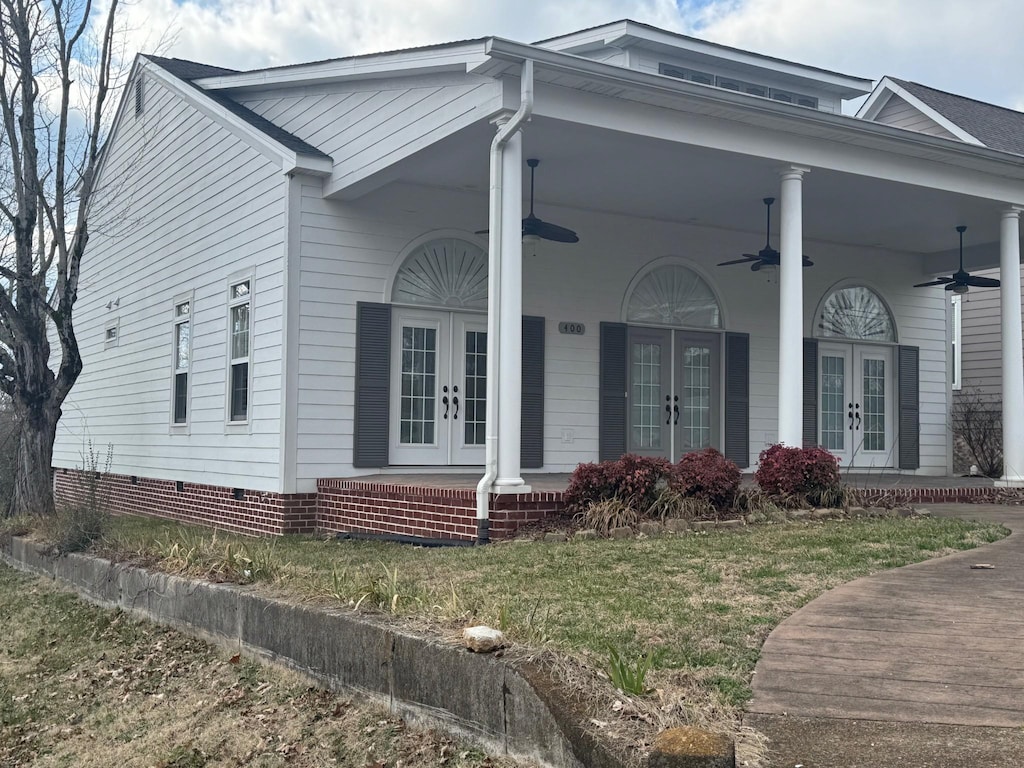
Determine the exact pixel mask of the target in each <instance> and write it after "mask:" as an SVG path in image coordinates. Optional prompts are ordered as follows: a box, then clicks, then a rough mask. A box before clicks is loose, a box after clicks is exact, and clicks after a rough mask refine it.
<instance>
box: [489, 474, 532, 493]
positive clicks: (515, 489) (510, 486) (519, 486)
mask: <svg viewBox="0 0 1024 768" xmlns="http://www.w3.org/2000/svg"><path fill="white" fill-rule="evenodd" d="M531 491H532V489H531V488H530V486H528V485H527V484H526V483H525V482H523V479H522V478H521V477H520V478H511V479H509V478H506V477H499V478H498V479H497V480H495V481H494V485H493V486H492V487H491V493H530V492H531Z"/></svg>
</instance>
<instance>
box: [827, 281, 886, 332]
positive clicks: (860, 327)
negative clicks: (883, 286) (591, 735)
mask: <svg viewBox="0 0 1024 768" xmlns="http://www.w3.org/2000/svg"><path fill="white" fill-rule="evenodd" d="M818 332H819V334H818V335H820V336H823V337H827V338H838V339H856V340H860V341H896V325H895V324H894V323H893V320H892V315H891V314H889V308H888V307H886V306H885V302H883V301H882V299H881V298H880V297H879V295H878V294H877V293H875V292H874V291H873V290H871V289H870V288H867V287H865V286H863V285H855V286H850V287H848V288H840V289H838V290H836V291H833V292H832V293H831V294H830V295H829V297H828V298H827V299H826V300H825V304H824V306H823V307H822V310H821V320H820V322H819V324H818Z"/></svg>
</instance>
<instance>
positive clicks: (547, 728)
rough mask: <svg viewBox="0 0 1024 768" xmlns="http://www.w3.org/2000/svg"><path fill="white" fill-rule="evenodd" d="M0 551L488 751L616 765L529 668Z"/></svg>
mask: <svg viewBox="0 0 1024 768" xmlns="http://www.w3.org/2000/svg"><path fill="white" fill-rule="evenodd" d="M0 555H2V556H3V558H4V559H5V560H6V561H7V562H8V563H10V564H11V565H13V566H14V567H16V568H19V569H21V570H25V571H30V572H34V573H38V574H42V575H46V576H50V577H52V578H54V579H56V580H58V581H61V582H63V583H65V584H67V585H69V586H71V587H73V588H74V589H76V590H77V591H78V592H79V593H80V594H82V596H83V597H85V598H87V599H88V600H90V601H91V602H94V603H97V604H99V605H102V606H104V607H109V608H120V609H122V610H125V611H128V612H130V613H134V614H136V615H139V616H143V617H146V618H148V619H151V620H153V621H156V622H158V623H161V624H167V625H170V626H173V627H176V628H178V629H181V630H184V631H186V632H189V633H190V634H195V635H200V636H202V637H204V638H206V639H210V640H213V641H215V642H218V643H220V644H224V645H229V646H231V647H232V648H237V649H239V650H242V651H246V652H248V653H252V654H257V655H259V656H261V657H263V658H265V659H269V660H272V661H275V662H279V663H282V664H285V665H286V666H288V667H291V668H292V669H295V670H298V671H300V672H303V673H305V674H307V675H309V676H311V677H312V678H314V679H315V680H317V681H318V682H319V683H321V684H322V685H324V686H325V687H328V688H332V689H355V690H358V691H361V692H363V693H365V694H368V695H369V696H370V697H372V698H373V699H375V700H377V701H378V702H380V703H382V704H384V705H385V706H387V707H389V708H390V709H391V710H392V711H394V712H396V713H397V714H399V715H401V716H403V717H405V718H407V719H410V720H412V721H419V722H423V723H424V724H427V725H431V726H435V727H441V728H443V729H445V730H447V731H449V732H452V733H454V734H456V735H458V736H461V737H464V738H469V739H470V740H472V741H474V742H476V743H479V744H481V745H482V746H484V747H486V748H487V749H489V750H490V751H491V752H493V753H495V754H501V755H509V756H511V757H514V758H518V759H526V760H534V761H536V762H538V763H540V764H541V765H544V766H554V767H555V768H583V766H587V768H620V766H621V763H620V761H619V760H618V759H616V758H615V757H613V756H612V755H611V753H610V752H609V751H608V750H607V749H606V748H605V747H604V745H603V744H601V743H599V742H598V741H596V739H594V737H593V736H591V735H590V734H589V733H586V732H585V731H584V730H583V729H582V728H581V727H580V725H579V719H580V718H579V717H578V716H576V715H575V713H573V712H572V711H571V708H570V706H569V705H568V703H567V701H566V700H565V698H564V697H562V695H561V694H560V693H559V690H558V686H557V684H555V683H553V681H551V680H550V678H549V677H548V676H547V675H545V674H544V673H543V672H542V671H541V670H539V669H537V668H534V667H531V666H528V665H525V666H521V667H514V666H513V665H512V664H510V663H506V662H505V661H503V660H501V659H496V658H495V657H493V656H489V655H478V654H473V653H469V652H467V651H466V650H464V649H462V648H459V647H456V646H452V645H445V644H442V643H439V642H436V641H434V640H430V639H426V638H422V637H417V636H414V635H411V634H406V633H403V632H401V631H398V630H396V629H394V628H393V627H387V626H382V625H378V624H375V623H373V622H371V621H368V620H366V619H365V618H361V617H358V616H356V615H353V614H352V613H350V612H341V611H332V610H327V609H323V608H313V607H309V606H303V605H295V604H291V603H288V602H285V601H283V600H275V599H273V598H269V597H265V596H263V595H259V594H256V592H255V591H254V590H253V589H251V588H247V587H243V586H237V585H228V584H210V583H207V582H200V581H193V580H191V579H186V578H182V577H179V576H172V575H168V574H164V573H157V572H153V571H149V570H146V569H143V568H138V567H135V566H131V565H124V564H116V563H112V562H110V561H108V560H103V559H101V558H96V557H90V556H86V555H63V556H59V557H54V556H50V555H47V554H45V551H44V550H43V549H42V548H41V547H40V546H39V545H37V544H35V543H33V542H30V541H27V540H24V539H20V538H12V539H10V540H9V541H6V542H3V544H2V546H0Z"/></svg>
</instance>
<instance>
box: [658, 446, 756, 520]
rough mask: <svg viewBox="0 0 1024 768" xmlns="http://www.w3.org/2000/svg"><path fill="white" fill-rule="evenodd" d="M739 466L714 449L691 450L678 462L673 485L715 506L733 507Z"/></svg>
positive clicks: (718, 507)
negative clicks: (691, 451)
mask: <svg viewBox="0 0 1024 768" xmlns="http://www.w3.org/2000/svg"><path fill="white" fill-rule="evenodd" d="M741 479H742V473H741V472H740V468H739V467H738V466H736V464H735V463H734V462H732V461H729V459H727V458H725V456H723V455H722V454H720V453H719V452H718V451H716V450H715V449H714V448H705V449H704V450H703V451H694V452H693V453H688V454H686V455H685V456H683V458H681V459H680V460H679V463H678V464H676V467H675V472H674V476H673V478H672V485H673V487H674V488H675V490H677V491H678V492H679V493H680V494H682V495H683V496H685V497H688V498H697V499H703V500H705V501H707V502H708V503H710V504H711V505H712V506H713V507H714V508H715V509H717V510H723V509H727V508H729V507H730V506H732V502H733V499H734V498H735V497H736V491H737V490H738V489H739V487H740V480H741Z"/></svg>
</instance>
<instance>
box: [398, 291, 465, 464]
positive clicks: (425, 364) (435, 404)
mask: <svg viewBox="0 0 1024 768" xmlns="http://www.w3.org/2000/svg"><path fill="white" fill-rule="evenodd" d="M392 319H393V325H392V335H391V355H392V368H391V371H392V373H391V404H390V411H391V449H390V463H392V464H413V465H415V464H419V465H427V466H429V465H437V464H447V463H448V446H449V432H450V427H449V425H450V424H451V423H452V421H451V417H452V401H451V397H452V396H451V392H450V387H451V371H450V367H451V349H450V347H451V320H450V316H449V315H447V314H442V313H429V312H424V311H419V310H405V309H397V310H396V311H395V313H394V315H393V316H392Z"/></svg>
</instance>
